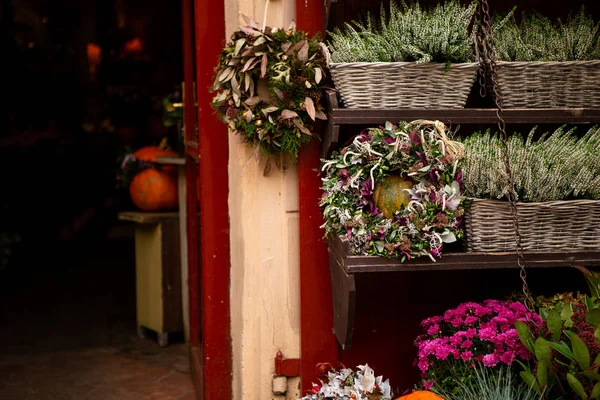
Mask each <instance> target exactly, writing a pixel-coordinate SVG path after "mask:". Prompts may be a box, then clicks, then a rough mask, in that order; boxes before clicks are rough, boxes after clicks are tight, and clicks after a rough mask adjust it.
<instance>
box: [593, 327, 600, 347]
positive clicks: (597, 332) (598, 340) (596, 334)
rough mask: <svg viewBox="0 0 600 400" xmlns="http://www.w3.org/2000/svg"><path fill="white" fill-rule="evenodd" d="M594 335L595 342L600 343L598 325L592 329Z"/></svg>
mask: <svg viewBox="0 0 600 400" xmlns="http://www.w3.org/2000/svg"><path fill="white" fill-rule="evenodd" d="M594 337H595V338H596V342H598V343H600V326H599V327H597V328H596V330H595V331H594Z"/></svg>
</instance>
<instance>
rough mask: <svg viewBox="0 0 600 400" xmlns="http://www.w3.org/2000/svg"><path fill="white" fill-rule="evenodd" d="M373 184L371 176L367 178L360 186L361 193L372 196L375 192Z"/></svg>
mask: <svg viewBox="0 0 600 400" xmlns="http://www.w3.org/2000/svg"><path fill="white" fill-rule="evenodd" d="M372 187H373V184H372V183H371V178H369V179H366V180H365V181H364V182H363V184H362V185H361V187H360V194H361V195H363V196H365V197H366V196H371V195H372V194H373V189H372Z"/></svg>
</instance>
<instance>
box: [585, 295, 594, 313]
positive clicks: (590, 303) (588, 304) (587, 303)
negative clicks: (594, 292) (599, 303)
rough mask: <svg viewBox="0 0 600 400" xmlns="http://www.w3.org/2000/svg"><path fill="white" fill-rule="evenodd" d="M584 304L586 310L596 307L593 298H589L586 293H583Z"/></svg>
mask: <svg viewBox="0 0 600 400" xmlns="http://www.w3.org/2000/svg"><path fill="white" fill-rule="evenodd" d="M585 306H586V308H587V309H588V310H592V309H594V308H596V304H594V300H592V299H590V297H589V296H588V295H587V294H586V295H585Z"/></svg>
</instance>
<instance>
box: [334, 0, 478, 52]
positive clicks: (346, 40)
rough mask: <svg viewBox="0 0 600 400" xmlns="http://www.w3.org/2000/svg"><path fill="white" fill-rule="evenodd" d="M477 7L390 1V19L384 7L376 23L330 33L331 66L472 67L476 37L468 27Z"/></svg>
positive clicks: (473, 4) (352, 26)
mask: <svg viewBox="0 0 600 400" xmlns="http://www.w3.org/2000/svg"><path fill="white" fill-rule="evenodd" d="M475 7H476V3H475V2H472V3H470V4H469V5H468V6H463V5H461V4H460V3H459V2H458V1H456V0H453V1H446V2H444V3H441V4H438V5H437V6H436V7H435V8H433V9H424V8H421V6H420V5H419V4H418V3H410V4H406V3H405V2H404V1H403V2H402V3H401V6H400V7H398V6H397V5H396V4H395V3H394V2H393V1H392V2H391V3H390V9H389V13H387V12H386V10H385V9H384V8H383V6H382V9H381V17H380V19H379V20H378V21H377V20H375V18H373V17H372V16H368V17H367V19H366V22H353V23H350V24H349V23H346V25H345V29H344V31H343V32H342V31H341V30H339V29H336V30H335V31H334V32H329V34H330V35H331V41H330V43H329V48H330V49H331V50H332V61H333V62H334V63H350V62H394V61H416V62H418V63H425V62H430V61H435V62H453V63H461V62H471V61H473V60H474V55H473V43H474V40H473V37H474V36H473V34H472V33H471V32H470V30H469V25H470V23H471V20H472V18H473V14H474V13H475Z"/></svg>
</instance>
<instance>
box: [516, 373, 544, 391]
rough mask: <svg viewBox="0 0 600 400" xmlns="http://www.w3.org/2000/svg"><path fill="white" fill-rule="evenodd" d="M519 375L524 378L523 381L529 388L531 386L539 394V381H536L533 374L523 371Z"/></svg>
mask: <svg viewBox="0 0 600 400" xmlns="http://www.w3.org/2000/svg"><path fill="white" fill-rule="evenodd" d="M519 375H521V378H523V380H524V381H525V383H526V384H527V386H529V387H530V388H532V389H535V390H537V391H538V392H539V390H540V385H538V383H537V380H536V379H535V376H533V374H532V373H531V372H529V371H521V372H520V374H519Z"/></svg>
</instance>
